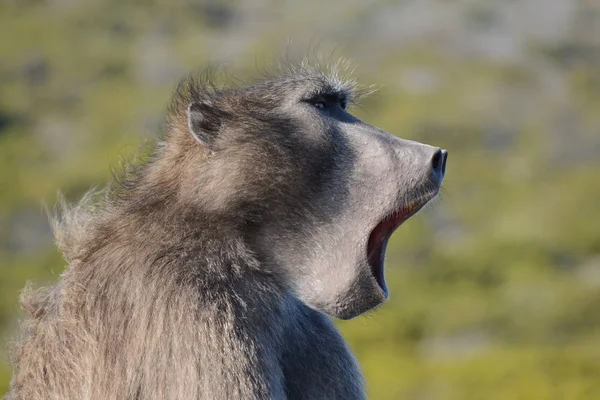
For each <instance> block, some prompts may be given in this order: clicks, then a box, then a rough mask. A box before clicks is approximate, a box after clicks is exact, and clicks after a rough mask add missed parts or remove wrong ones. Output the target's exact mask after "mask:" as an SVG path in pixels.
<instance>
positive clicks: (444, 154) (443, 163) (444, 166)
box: [442, 150, 448, 175]
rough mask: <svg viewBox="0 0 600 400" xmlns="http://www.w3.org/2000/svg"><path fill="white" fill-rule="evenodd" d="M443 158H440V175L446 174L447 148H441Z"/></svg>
mask: <svg viewBox="0 0 600 400" xmlns="http://www.w3.org/2000/svg"><path fill="white" fill-rule="evenodd" d="M442 154H443V156H444V159H443V160H442V175H446V161H447V160H448V150H442Z"/></svg>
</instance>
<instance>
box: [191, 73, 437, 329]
mask: <svg viewBox="0 0 600 400" xmlns="http://www.w3.org/2000/svg"><path fill="white" fill-rule="evenodd" d="M351 96H352V94H351V91H350V90H348V89H347V88H345V87H344V85H343V84H342V83H340V82H338V81H336V80H334V79H331V78H329V77H327V76H325V75H321V74H305V75H299V76H298V75H295V76H291V77H286V78H280V79H277V80H273V81H267V82H262V83H260V84H257V85H255V86H251V87H249V88H246V89H240V90H234V91H229V92H227V91H226V92H222V93H220V94H219V95H218V96H214V97H213V98H212V99H210V100H207V101H203V100H201V99H200V100H198V101H193V102H192V103H191V104H190V105H189V107H188V123H189V129H190V130H191V132H192V133H193V134H194V136H195V137H196V138H197V140H198V142H200V144H201V145H202V146H203V147H205V148H208V150H209V151H208V152H207V155H206V161H205V163H204V165H203V169H202V171H203V172H202V174H204V176H210V177H211V178H210V180H209V181H208V182H207V181H203V183H199V184H203V185H209V186H210V187H211V188H212V190H213V191H216V192H218V193H219V194H218V195H215V196H217V197H218V201H217V200H216V201H214V203H213V204H212V206H211V207H212V210H213V212H220V213H222V214H223V215H229V216H230V217H231V218H237V219H238V220H239V221H238V222H239V224H240V226H242V227H243V229H244V232H245V236H246V238H247V240H248V242H249V243H251V245H252V247H253V249H254V251H255V252H256V254H257V255H258V256H259V257H260V258H261V259H262V261H263V264H264V265H265V268H268V269H269V271H271V272H272V273H273V274H280V276H281V277H282V279H283V282H285V284H286V285H288V286H289V287H290V288H291V290H292V291H293V292H294V293H295V294H296V295H297V296H298V298H300V299H301V300H302V301H303V302H305V303H306V304H307V305H309V306H310V307H312V308H315V309H317V310H319V311H322V312H324V313H327V314H329V315H331V316H334V317H337V318H342V319H348V318H353V317H355V316H357V315H359V314H361V313H363V312H365V311H368V310H370V309H372V308H374V307H376V306H378V305H380V304H381V303H383V302H384V301H385V299H386V298H387V295H388V290H387V286H386V283H385V278H384V268H383V267H384V255H385V249H386V245H387V242H388V239H389V238H390V236H391V235H392V233H393V232H394V231H395V230H396V229H397V228H398V227H399V226H400V225H401V224H402V223H403V222H404V221H406V220H407V219H408V218H410V217H411V216H412V215H414V214H415V213H416V212H417V211H419V210H420V209H421V208H422V207H423V206H424V205H425V204H426V203H427V202H428V201H430V200H431V199H432V198H433V197H435V196H436V194H437V193H438V190H439V188H440V185H441V183H442V180H443V177H444V173H445V165H446V158H447V153H446V151H444V150H441V149H439V148H437V147H432V146H428V145H425V144H421V143H417V142H413V141H408V140H402V139H399V138H397V137H395V136H393V135H391V134H389V133H387V132H385V131H383V130H381V129H379V128H377V127H374V126H372V125H369V124H367V123H365V122H363V121H361V120H359V119H358V118H356V117H354V116H353V115H351V114H350V113H349V112H348V110H347V105H348V103H349V102H350V101H351Z"/></svg>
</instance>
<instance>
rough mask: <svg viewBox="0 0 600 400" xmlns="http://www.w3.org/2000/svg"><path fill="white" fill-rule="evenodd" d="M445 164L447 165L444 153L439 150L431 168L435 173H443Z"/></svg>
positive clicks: (434, 156) (432, 160)
mask: <svg viewBox="0 0 600 400" xmlns="http://www.w3.org/2000/svg"><path fill="white" fill-rule="evenodd" d="M443 164H445V163H444V153H443V152H442V150H438V151H436V152H435V154H434V155H433V158H432V159H431V167H432V168H433V170H434V171H435V172H438V171H439V172H441V171H442V169H443Z"/></svg>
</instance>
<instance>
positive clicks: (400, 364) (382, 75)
mask: <svg viewBox="0 0 600 400" xmlns="http://www.w3.org/2000/svg"><path fill="white" fill-rule="evenodd" d="M288 39H289V40H291V42H292V44H291V45H287V42H288ZM315 47H318V48H319V49H321V50H323V49H329V48H332V47H336V51H335V56H334V59H335V57H336V56H340V57H350V58H352V59H353V60H354V64H355V65H356V67H357V70H356V71H357V75H358V76H359V77H360V80H361V81H362V82H364V83H366V84H370V83H375V84H377V85H378V86H379V88H380V90H379V91H378V92H377V93H376V94H375V95H372V96H370V97H368V98H367V99H366V100H365V101H364V102H363V104H362V107H361V108H359V109H357V110H356V113H357V115H359V116H360V117H361V118H363V119H365V120H367V121H369V122H371V123H374V124H376V125H378V126H380V127H382V128H383V129H385V130H387V131H389V132H393V133H395V134H398V135H399V136H401V137H404V138H410V139H415V140H419V141H423V142H426V143H431V144H434V145H438V146H441V147H444V148H447V149H448V150H449V152H450V157H449V165H448V170H447V179H446V182H445V189H444V191H443V193H442V195H441V198H440V199H439V200H438V201H437V203H436V204H435V205H434V206H431V207H429V208H428V209H426V210H425V211H423V212H422V213H420V214H419V215H418V216H417V217H416V218H414V219H412V220H410V221H409V222H407V223H406V224H405V225H404V226H403V227H402V228H401V229H400V230H399V231H398V232H397V233H396V234H395V235H394V237H393V239H392V241H391V243H390V246H389V250H388V257H387V259H388V261H387V275H388V280H389V286H390V289H391V297H390V300H389V302H388V303H387V304H386V305H385V306H384V307H382V308H381V309H379V310H377V311H375V312H373V313H371V314H370V315H367V316H364V317H360V318H358V319H356V320H353V321H349V322H345V323H340V326H341V328H342V330H343V332H344V335H345V336H346V338H347V339H348V340H349V343H350V345H351V347H352V348H353V350H354V351H355V352H356V354H357V356H358V358H359V360H360V362H361V365H362V367H363V370H364V373H365V376H366V379H367V382H368V390H369V395H370V398H372V399H415V400H429V399H431V400H434V399H435V400H437V399H476V400H481V399H501V400H507V399H527V400H529V399H600V201H599V197H600V2H599V1H597V0H505V1H484V0H403V1H362V0H347V1H337V2H333V1H331V2H328V1H306V0H303V1H291V0H287V1H274V0H238V1H202V0H197V1H188V0H137V1H125V0H85V1H80V0H45V1H44V0H12V1H11V0H2V1H0V338H1V341H0V342H1V344H2V347H3V348H4V347H6V345H7V343H8V342H9V341H10V338H11V336H12V335H14V334H15V332H16V330H17V328H18V317H19V309H18V305H17V298H18V295H19V291H20V289H21V288H22V287H23V286H24V284H25V282H26V281H27V280H34V281H35V282H36V283H37V284H47V283H51V282H53V281H55V280H56V279H57V278H58V276H59V275H60V273H61V271H62V270H63V268H64V266H65V263H64V261H63V260H62V259H61V256H60V254H58V252H57V251H56V249H55V248H54V246H53V243H52V235H51V232H50V229H49V225H48V223H47V218H46V216H45V214H44V212H43V210H42V206H41V205H42V202H43V201H45V202H46V203H47V204H49V205H50V206H52V205H53V204H54V203H55V201H56V193H57V191H58V190H62V191H63V192H65V193H66V195H67V197H68V198H69V199H76V198H78V197H79V196H81V195H82V194H83V193H84V192H85V191H86V190H87V189H89V188H90V187H91V186H97V185H103V184H104V183H105V182H107V181H108V180H109V179H110V177H111V166H114V165H115V164H117V162H118V161H119V159H120V158H122V157H123V156H128V155H130V154H132V152H133V151H134V150H135V149H136V148H137V146H138V145H139V144H140V143H142V142H143V141H145V140H146V141H147V140H151V138H152V137H153V135H155V134H156V133H157V132H158V131H159V130H160V129H161V126H162V123H163V120H162V118H163V115H164V110H165V107H166V105H167V103H168V100H169V96H170V94H171V92H172V91H173V88H174V85H175V82H176V81H177V80H178V79H179V78H181V77H183V76H184V75H185V74H186V73H188V72H189V71H190V70H191V69H193V68H196V67H201V66H202V65H205V64H206V63H207V62H213V63H225V64H229V65H232V66H234V67H235V68H244V69H246V70H248V71H252V70H256V68H255V67H257V66H264V65H268V64H269V62H270V61H271V60H272V58H273V55H275V54H281V52H282V51H283V52H285V51H288V50H289V49H290V48H292V49H296V50H294V51H295V52H298V51H297V50H298V49H299V50H302V49H304V50H307V51H312V50H314V48H315ZM286 49H288V50H286ZM327 51H329V50H326V51H325V52H327ZM10 374H11V368H10V365H9V364H8V360H7V357H6V355H5V352H4V353H3V354H2V357H0V395H1V394H2V393H4V392H5V391H6V390H7V386H8V381H9V379H10Z"/></svg>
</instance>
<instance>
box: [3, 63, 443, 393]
mask: <svg viewBox="0 0 600 400" xmlns="http://www.w3.org/2000/svg"><path fill="white" fill-rule="evenodd" d="M355 89H356V88H355V84H354V83H353V82H347V81H342V80H340V79H339V78H338V77H337V76H336V75H335V74H325V73H322V72H319V70H317V69H315V68H312V67H309V66H308V65H304V66H300V67H294V68H291V69H288V70H287V71H285V72H284V73H282V74H280V76H278V77H275V78H272V79H266V80H262V81H259V82H257V83H255V84H253V85H251V86H248V87H245V88H228V89H227V88H217V87H216V86H214V85H212V84H211V83H210V82H209V80H208V79H206V77H205V78H201V79H198V78H189V79H186V80H184V81H183V82H182V83H181V84H180V85H179V87H178V89H177V91H176V93H175V95H174V99H173V101H172V105H171V107H170V110H169V114H168V121H169V128H168V129H167V131H166V132H165V135H164V137H163V138H162V139H161V140H159V143H158V145H157V146H156V148H155V149H154V150H153V152H152V154H151V155H150V157H149V158H148V159H147V160H146V161H145V162H143V163H142V164H141V165H139V166H136V167H128V168H127V170H126V171H125V174H124V176H123V178H122V179H120V181H119V182H118V183H117V184H115V185H113V188H112V189H107V190H105V191H102V192H98V193H90V194H88V195H87V196H86V197H85V198H84V199H83V200H82V201H81V202H80V203H79V204H77V205H75V206H70V207H69V206H66V205H64V204H63V209H62V212H61V213H60V215H59V216H58V217H57V218H56V219H55V220H54V232H55V237H56V242H57V244H58V246H59V247H60V249H61V250H62V252H63V253H64V256H65V258H66V259H67V261H68V264H69V266H68V268H67V269H66V270H65V272H64V273H63V275H62V276H61V279H60V281H59V282H58V283H57V284H56V285H55V286H52V287H49V288H45V289H41V290H37V291H35V290H31V289H26V290H25V291H24V292H23V295H22V298H21V302H22V305H23V308H24V309H25V311H26V312H27V314H28V318H27V319H26V320H25V321H24V322H23V335H22V338H21V339H20V340H19V341H18V342H17V343H16V344H15V346H14V349H13V355H12V360H13V363H14V366H15V373H14V377H13V379H12V382H11V387H10V392H9V394H8V395H7V397H6V399H10V400H21V399H27V400H29V399H57V400H58V399H60V400H64V399H132V400H133V399H173V400H175V399H178V400H184V399H196V400H197V399H361V398H364V391H363V381H362V377H361V374H360V372H359V369H358V367H357V364H356V362H355V360H354V358H353V356H352V355H351V354H350V352H349V351H348V349H347V347H346V345H345V344H344V342H343V340H342V338H341V336H340V334H339V333H338V331H337V330H336V328H335V327H334V325H333V324H332V322H331V321H330V319H329V317H328V316H327V315H326V314H325V313H327V314H330V315H333V316H337V317H340V318H351V317H353V316H355V315H358V314H360V313H362V312H364V311H366V310H368V309H370V308H372V307H374V306H376V305H378V304H380V303H381V302H382V301H383V300H385V297H384V293H383V292H382V289H381V288H380V287H379V286H378V285H377V284H376V280H375V278H374V277H373V276H372V275H371V272H369V268H368V267H367V266H366V265H367V264H366V261H364V262H363V261H362V258H365V256H364V254H363V253H365V250H364V245H365V243H366V238H365V237H363V236H364V235H363V233H364V234H366V235H367V236H368V233H369V230H370V229H371V228H372V227H373V226H374V225H375V224H376V222H377V221H379V220H381V219H382V218H383V217H384V216H385V215H387V214H389V212H390V210H393V209H394V207H396V208H397V207H398V204H399V203H398V202H399V201H403V202H405V201H406V197H407V196H406V193H405V192H402V193H400V190H399V188H400V187H403V186H406V184H407V182H409V183H411V185H412V187H414V189H415V191H414V193H418V194H420V195H422V194H423V193H430V192H432V190H434V189H435V190H437V187H438V186H439V183H438V184H437V186H436V185H434V184H432V183H431V182H430V180H427V179H424V180H423V179H416V178H415V174H413V173H412V172H410V171H409V172H410V173H409V172H406V173H405V175H406V176H408V177H409V178H410V180H409V181H406V180H404V181H402V182H400V181H398V183H397V184H394V185H390V184H386V186H385V188H388V187H389V189H385V190H384V191H383V192H382V195H383V196H384V197H385V198H386V199H387V200H385V201H384V200H381V201H377V202H373V205H372V206H369V214H373V216H371V217H369V218H367V219H365V218H363V217H362V216H361V215H358V217H357V218H358V219H356V218H355V219H354V220H353V221H355V222H354V223H353V226H354V225H356V226H357V228H356V229H354V230H352V229H349V228H347V226H346V225H344V221H346V220H349V219H350V217H348V215H350V214H349V213H353V214H355V213H357V210H358V208H357V207H359V208H361V209H362V208H364V207H363V206H362V205H364V204H367V203H366V202H367V200H369V201H373V200H372V193H373V192H372V190H373V189H376V188H373V187H369V185H368V184H366V183H365V182H371V181H373V179H372V177H371V176H370V177H365V174H366V173H367V172H366V171H367V169H373V167H372V166H364V165H363V164H364V163H365V162H367V161H364V162H361V161H360V160H371V158H370V157H366V156H363V155H361V152H360V151H357V150H356V149H357V146H358V145H357V144H356V140H355V139H348V137H347V136H345V135H346V134H348V132H350V133H352V134H354V133H355V132H354V131H353V130H356V129H358V128H360V129H369V130H371V131H372V130H373V129H376V128H373V127H370V126H367V125H366V124H362V123H360V124H359V121H358V120H356V119H354V118H353V117H351V116H349V114H345V112H344V114H343V115H342V114H340V116H339V118H338V117H335V118H334V117H332V116H328V117H326V118H325V117H323V118H321V117H319V115H320V114H318V112H319V111H318V110H315V109H314V108H313V106H312V104H313V103H314V99H319V98H322V97H326V98H327V99H333V100H334V102H335V101H338V100H340V101H341V100H343V101H344V102H346V101H348V100H350V99H351V97H352V96H353V93H356V90H355ZM191 104H195V106H194V107H196V110H197V113H196V114H193V113H191V112H190V111H189V110H190V109H191V108H190V107H192V106H191ZM336 104H337V103H336ZM336 112H337V111H336ZM339 112H340V113H341V112H342V111H339ZM331 115H333V114H331ZM334 120H336V121H338V120H339V121H342V122H343V124H342V123H341V122H336V121H334ZM351 124H354V125H351ZM190 129H191V130H192V132H190ZM381 132H382V131H381ZM375 134H377V135H380V131H377V132H375ZM361 140H362V139H361ZM378 140H379V139H378ZM382 140H383V139H382ZM385 140H391V139H388V138H387V137H386V139H385ZM199 142H200V143H199ZM386 143H387V142H386ZM394 143H395V142H394ZM386 146H387V145H385V146H384V145H381V144H379V145H377V149H379V150H378V151H382V152H383V151H386V153H385V154H388V153H389V152H388V151H387V150H386V149H387V147H386ZM411 146H412V145H411ZM411 151H412V150H411ZM427 151H429V150H427ZM413 153H414V151H413ZM421 153H422V154H425V153H423V152H421ZM421 153H419V154H421ZM381 154H383V153H381ZM389 154H392V153H389ZM389 154H388V155H386V157H388V158H389V157H392V155H389ZM393 154H396V153H393ZM398 154H399V153H398ZM411 154H412V153H411ZM415 154H416V153H415ZM428 154H429V153H428ZM393 157H396V155H393ZM427 157H429V155H428V156H427ZM380 158H381V157H380ZM394 160H396V158H394ZM413 161H414V160H413ZM394 162H396V161H394ZM413 164H415V163H414V162H411V165H413ZM361 165H362V167H361ZM365 165H366V164H365ZM378 165H379V164H378ZM386 165H387V166H386V167H385V169H380V170H379V172H381V173H382V174H383V173H384V172H385V171H391V169H390V168H391V167H390V166H389V165H391V164H389V165H388V164H386ZM382 168H383V167H382ZM394 168H395V167H394ZM361 171H362V172H361ZM377 171H378V170H377V169H376V168H375V169H374V172H373V173H378V172H377ZM369 173H370V172H369ZM382 176H383V175H382ZM399 176H404V175H402V174H400V175H399ZM419 176H420V175H419ZM409 178H407V179H409ZM403 179H404V178H403ZM421 181H423V182H425V183H423V184H420V183H419V184H417V183H418V182H421ZM360 185H363V186H364V187H365V189H364V190H365V191H367V192H369V193H366V194H365V195H364V196H362V195H361V196H358V197H356V196H354V195H353V193H354V191H355V189H353V187H357V186H360ZM379 185H381V183H379ZM361 190H363V189H357V190H356V192H357V193H363V192H362V191H361ZM398 193H400V194H398ZM414 193H413V194H414ZM399 199H402V200H399ZM388 200H389V201H388ZM361 204H362V205H361ZM356 220H360V221H363V220H365V221H367V222H365V223H368V224H369V225H368V226H363V225H360V224H362V222H360V223H356ZM359 225H360V226H359ZM348 226H350V225H348ZM359 231H360V232H362V233H361V239H360V242H356V243H350V242H349V240H350V239H351V238H353V237H355V236H357V237H358V233H357V232H359ZM363 231H364V232H363ZM346 232H348V233H346ZM338 238H339V239H338ZM337 240H343V241H345V242H347V243H349V244H347V245H346V246H347V247H348V249H342V250H343V251H344V253H343V254H342V253H339V254H338V253H336V252H335V251H337V250H335V251H334V250H332V249H335V247H336V246H337V247H339V246H340V242H338V241H337ZM359 245H360V246H363V247H360V250H356V251H355V250H354V248H355V247H356V248H358V246H359ZM359 253H360V257H362V258H361V261H360V262H358V261H353V262H349V261H348V260H346V259H345V258H344V257H350V255H352V256H353V257H359ZM346 254H350V255H348V256H346ZM338 263H340V264H344V265H348V269H347V270H339V271H338V272H335V271H333V272H332V271H331V270H332V268H335V267H336V265H337V264H338ZM363 265H365V266H363ZM344 271H347V273H346V272H344ZM331 274H334V275H336V278H335V279H333V278H331V276H334V275H331ZM330 275H331V276H330ZM346 276H347V278H342V277H346ZM385 295H387V293H385Z"/></svg>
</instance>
